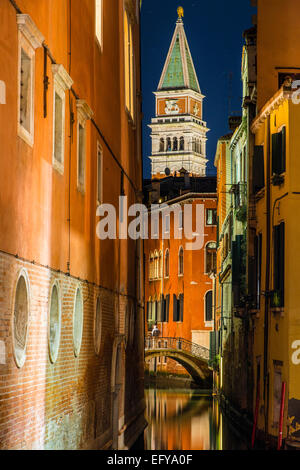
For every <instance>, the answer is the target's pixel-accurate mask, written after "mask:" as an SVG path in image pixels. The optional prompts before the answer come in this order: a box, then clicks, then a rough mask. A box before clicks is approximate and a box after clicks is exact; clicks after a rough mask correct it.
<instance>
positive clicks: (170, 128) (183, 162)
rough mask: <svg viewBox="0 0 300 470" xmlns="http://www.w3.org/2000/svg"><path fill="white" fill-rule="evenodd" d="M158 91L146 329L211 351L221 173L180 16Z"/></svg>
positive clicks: (165, 366) (165, 367)
mask: <svg viewBox="0 0 300 470" xmlns="http://www.w3.org/2000/svg"><path fill="white" fill-rule="evenodd" d="M154 94H155V96H156V115H155V118H153V119H152V121H151V125H150V126H149V127H150V128H151V131H152V133H151V139H152V154H151V157H150V159H151V164H152V179H151V180H150V179H149V180H145V181H144V193H145V202H146V204H147V206H148V208H149V233H150V232H151V230H152V236H151V237H149V239H148V240H146V241H145V301H146V302H147V308H146V325H147V326H146V334H151V331H152V328H153V326H154V324H155V323H157V326H158V328H159V330H160V337H161V338H162V340H161V341H162V343H161V346H162V347H164V343H163V341H164V340H163V338H167V337H172V338H179V337H181V338H184V339H186V340H188V341H191V342H193V343H196V344H198V345H201V346H204V347H206V348H207V349H208V348H209V347H210V332H211V331H212V330H213V315H212V312H213V273H214V272H215V269H216V267H215V264H216V226H217V219H216V207H217V205H216V204H217V201H216V178H214V177H207V176H206V163H207V158H206V140H207V138H206V134H207V132H208V130H209V129H208V128H207V125H206V122H205V121H203V115H202V107H203V106H202V103H203V99H204V95H203V94H202V93H201V90H200V86H199V82H198V78H197V75H196V71H195V68H194V64H193V60H192V56H191V52H190V49H189V46H188V42H187V38H186V35H185V31H184V26H183V21H182V19H181V17H180V18H178V20H177V23H176V28H175V32H174V35H173V38H172V41H171V45H170V49H169V52H168V55H167V59H166V62H165V66H164V69H163V72H162V76H161V78H160V82H159V85H158V89H157V91H156V92H155V93H154ZM155 204H157V205H158V207H157V208H156V212H157V213H159V214H160V215H159V217H160V218H159V222H158V221H155V219H152V217H151V205H155ZM188 205H190V207H191V208H192V209H191V218H192V232H193V237H192V238H193V240H194V241H196V240H198V239H199V240H200V239H201V242H200V244H199V245H198V247H197V248H195V247H193V249H190V248H189V247H188V245H189V244H190V243H191V240H190V239H189V236H188V233H187V230H186V229H187V224H188V217H187V218H186V216H185V215H184V213H185V208H186V207H187V206H188ZM177 210H178V211H179V212H176V211H177ZM153 213H155V210H154V211H152V214H153ZM200 213H201V215H200V216H199V214H200ZM175 214H176V215H175ZM196 214H198V219H197V215H196ZM200 218H201V221H200V220H199V219H200ZM196 219H197V220H198V221H199V222H202V223H201V224H200V225H201V226H199V225H197V221H196ZM174 223H175V225H174ZM154 224H155V226H154ZM175 227H177V228H178V229H179V235H180V236H178V232H177V228H175ZM199 227H200V228H199ZM174 231H176V233H175V232H174ZM198 232H199V233H198ZM157 361H159V362H157ZM150 367H151V368H153V367H154V368H156V369H157V368H158V369H160V370H162V371H165V372H173V373H178V374H183V373H185V374H187V372H186V371H185V370H184V369H183V367H182V366H181V365H180V364H177V363H176V362H175V361H173V360H171V359H167V358H161V359H160V358H158V359H157V360H152V364H151V366H150Z"/></svg>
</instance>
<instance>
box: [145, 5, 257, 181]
mask: <svg viewBox="0 0 300 470" xmlns="http://www.w3.org/2000/svg"><path fill="white" fill-rule="evenodd" d="M179 5H181V6H183V8H184V18H183V21H184V27H185V32H186V35H187V39H188V43H189V46H190V49H191V54H192V57H193V61H194V65H195V68H196V72H197V76H198V80H199V84H200V88H201V92H202V94H203V95H205V97H206V98H205V99H204V108H203V113H204V114H203V120H204V121H206V122H207V127H208V128H209V129H211V130H210V132H208V134H207V137H208V142H207V157H208V159H209V163H208V172H209V173H210V172H211V171H214V167H213V161H214V157H215V152H216V145H217V140H218V138H219V137H221V136H222V135H224V134H226V133H228V131H229V129H228V116H229V115H230V114H235V115H236V114H241V95H242V84H241V56H242V46H243V36H242V35H243V31H244V30H246V29H248V28H251V26H252V15H254V14H255V13H256V10H255V9H254V8H252V7H251V4H250V0H226V1H225V0H214V1H213V0H210V1H204V0H143V2H142V20H141V21H142V90H143V114H144V121H143V157H144V177H146V178H147V177H149V176H150V160H149V159H148V156H149V155H150V154H151V139H150V132H151V131H150V129H149V128H148V127H147V125H148V124H149V123H150V121H151V118H152V117H154V113H155V97H154V95H153V91H156V90H157V86H158V82H159V79H160V76H161V73H162V70H163V66H164V62H165V60H166V57H167V53H168V50H169V46H170V44H171V39H172V36H173V33H174V29H175V24H176V20H177V7H178V6H179Z"/></svg>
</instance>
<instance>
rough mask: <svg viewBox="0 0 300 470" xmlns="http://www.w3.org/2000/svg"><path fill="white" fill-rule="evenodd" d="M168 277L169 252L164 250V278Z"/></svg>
mask: <svg viewBox="0 0 300 470" xmlns="http://www.w3.org/2000/svg"><path fill="white" fill-rule="evenodd" d="M169 275H170V252H169V250H166V254H165V277H166V278H168V277H169Z"/></svg>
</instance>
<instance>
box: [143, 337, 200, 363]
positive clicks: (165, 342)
mask: <svg viewBox="0 0 300 470" xmlns="http://www.w3.org/2000/svg"><path fill="white" fill-rule="evenodd" d="M153 349H155V350H157V349H176V350H180V351H185V352H188V353H190V354H192V355H193V356H195V357H199V358H202V359H206V360H209V349H207V348H205V347H204V346H200V345H199V344H195V343H192V342H191V341H188V340H186V339H184V338H161V337H152V336H151V337H150V336H149V337H147V338H145V350H146V351H149V350H153Z"/></svg>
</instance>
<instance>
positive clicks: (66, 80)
mask: <svg viewBox="0 0 300 470" xmlns="http://www.w3.org/2000/svg"><path fill="white" fill-rule="evenodd" d="M52 72H53V83H54V87H53V157H52V164H53V167H54V168H55V169H56V170H57V171H58V172H59V173H61V174H63V172H64V151H65V100H66V98H65V92H66V90H67V89H70V88H71V86H72V83H73V80H72V79H71V77H70V76H69V75H68V73H67V72H66V70H65V69H64V67H63V66H62V65H57V64H54V65H52Z"/></svg>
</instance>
